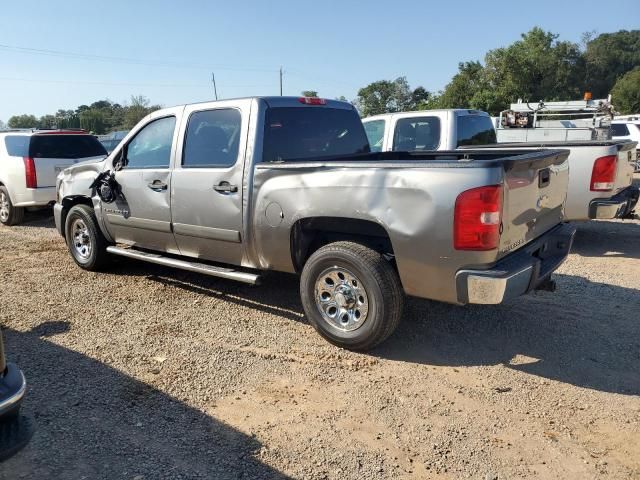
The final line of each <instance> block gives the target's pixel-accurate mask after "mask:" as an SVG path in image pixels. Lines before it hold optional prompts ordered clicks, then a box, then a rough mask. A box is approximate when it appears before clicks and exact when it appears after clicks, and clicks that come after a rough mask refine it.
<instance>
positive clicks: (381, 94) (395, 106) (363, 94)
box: [356, 77, 429, 117]
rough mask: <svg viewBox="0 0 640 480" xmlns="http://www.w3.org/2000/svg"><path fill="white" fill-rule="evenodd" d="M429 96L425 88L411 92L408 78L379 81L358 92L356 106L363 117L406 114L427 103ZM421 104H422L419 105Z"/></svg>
mask: <svg viewBox="0 0 640 480" xmlns="http://www.w3.org/2000/svg"><path fill="white" fill-rule="evenodd" d="M428 96H429V92H427V91H426V90H425V89H424V88H423V87H418V88H416V89H415V90H413V91H412V90H411V88H410V87H409V82H407V78H406V77H398V78H396V79H395V80H394V81H390V80H379V81H377V82H373V83H371V84H369V85H367V86H366V87H364V88H361V89H360V90H358V99H357V100H356V104H357V106H358V109H359V110H360V114H361V115H362V116H363V117H369V116H371V115H378V114H380V113H393V112H405V111H408V110H415V109H416V108H418V107H419V106H420V105H422V104H423V103H425V102H426V99H427V98H428ZM418 102H420V104H419V103H418Z"/></svg>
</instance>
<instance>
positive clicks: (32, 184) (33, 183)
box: [22, 157, 38, 188]
mask: <svg viewBox="0 0 640 480" xmlns="http://www.w3.org/2000/svg"><path fill="white" fill-rule="evenodd" d="M22 160H23V161H24V176H25V180H26V182H27V188H38V177H37V176H36V164H35V162H34V161H33V158H32V157H22Z"/></svg>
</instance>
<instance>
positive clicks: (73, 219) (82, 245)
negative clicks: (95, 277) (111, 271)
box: [64, 205, 108, 271]
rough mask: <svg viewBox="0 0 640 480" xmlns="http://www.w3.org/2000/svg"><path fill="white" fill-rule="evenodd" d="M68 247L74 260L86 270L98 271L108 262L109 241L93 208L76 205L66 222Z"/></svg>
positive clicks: (65, 229) (70, 211) (65, 230)
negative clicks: (99, 224) (103, 233)
mask: <svg viewBox="0 0 640 480" xmlns="http://www.w3.org/2000/svg"><path fill="white" fill-rule="evenodd" d="M64 232H65V239H66V241H67V247H68V248H69V253H71V257H72V258H73V260H74V261H75V262H76V263H77V264H78V266H80V267H81V268H83V269H85V270H90V271H97V270H100V269H102V268H103V267H104V266H105V264H106V263H107V259H108V254H107V246H108V242H107V240H106V239H105V238H104V235H102V232H101V231H100V227H99V226H98V221H97V220H96V215H95V213H94V211H93V208H91V207H89V206H88V205H76V206H75V207H72V208H71V210H69V213H68V214H67V219H66V221H65V224H64Z"/></svg>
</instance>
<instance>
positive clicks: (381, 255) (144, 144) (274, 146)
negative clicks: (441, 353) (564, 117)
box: [54, 97, 575, 350]
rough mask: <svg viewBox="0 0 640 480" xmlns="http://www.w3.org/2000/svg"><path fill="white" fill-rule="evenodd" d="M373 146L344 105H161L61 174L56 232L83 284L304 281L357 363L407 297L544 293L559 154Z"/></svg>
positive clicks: (315, 313) (309, 310)
mask: <svg viewBox="0 0 640 480" xmlns="http://www.w3.org/2000/svg"><path fill="white" fill-rule="evenodd" d="M369 150H370V149H369V143H368V141H367V137H366V134H365V131H364V128H363V125H362V123H361V121H360V117H359V115H358V113H357V111H356V110H355V109H354V107H353V106H352V105H350V104H349V103H346V102H339V101H333V100H324V99H319V98H308V97H301V98H295V97H254V98H245V99H237V100H225V101H215V102H209V103H200V104H193V105H184V106H179V107H173V108H166V109H163V110H159V111H156V112H154V113H152V114H150V115H149V116H147V117H146V118H144V119H143V120H142V121H141V122H140V123H139V124H138V125H137V126H136V127H134V128H133V129H132V130H131V132H129V134H128V135H127V136H126V137H125V138H124V139H123V141H122V142H121V143H120V145H119V146H118V147H117V148H116V149H115V150H114V151H113V152H112V153H111V154H110V155H109V156H108V157H107V158H106V159H105V160H104V161H103V162H100V163H90V164H83V165H76V166H72V167H70V168H68V169H66V170H64V171H63V172H62V173H61V174H60V176H59V177H58V181H57V189H58V193H57V195H58V201H57V203H56V205H55V206H54V217H55V223H56V226H57V229H58V231H59V233H60V234H61V235H62V236H63V237H64V238H65V239H66V242H67V245H68V249H69V252H70V254H71V256H72V257H73V260H74V261H75V262H76V263H77V264H78V265H79V266H80V267H81V268H83V269H85V270H98V269H100V268H102V267H104V266H105V265H106V264H107V263H108V262H109V256H110V255H120V256H124V257H128V258H132V259H138V260H143V261H147V262H151V263H155V264H160V265H164V266H169V267H177V268H182V269H186V270H190V271H193V272H200V273H203V274H207V275H212V276H216V277H222V278H227V279H233V280H238V281H241V282H246V283H250V284H258V283H259V282H260V280H261V278H262V276H263V274H264V273H265V272H267V271H270V270H272V271H279V272H289V273H297V274H300V296H301V299H302V305H303V309H304V312H305V314H306V317H307V318H308V320H309V322H310V323H311V324H312V325H313V326H314V327H315V329H316V330H317V331H318V332H319V333H320V334H321V335H322V336H323V337H325V338H326V339H327V340H329V341H330V342H332V343H334V344H336V345H338V346H341V347H344V348H349V349H356V350H366V349H369V348H371V347H373V346H375V345H376V344H378V343H380V342H382V341H383V340H384V339H386V338H387V337H388V336H389V335H390V334H391V333H392V332H393V330H394V329H395V328H396V326H397V324H398V322H399V321H400V318H401V315H402V305H403V301H404V294H408V295H412V296H416V297H422V298H428V299H434V300H439V301H443V302H450V303H456V304H468V303H476V304H497V303H501V302H503V301H506V300H509V299H512V298H514V297H516V296H518V295H521V294H524V293H527V292H529V291H532V290H534V289H548V290H551V289H552V287H553V285H554V284H553V281H552V280H551V279H550V276H551V273H552V272H553V271H554V270H555V269H556V268H557V267H558V266H559V265H560V264H561V263H562V261H563V260H564V259H565V258H566V256H567V255H568V252H569V250H570V247H571V243H572V240H573V235H574V232H575V230H574V228H573V227H572V226H570V225H566V224H563V223H562V217H563V209H564V204H565V198H566V191H567V183H568V164H567V155H568V152H565V151H551V150H549V151H539V152H529V153H527V154H525V155H520V154H516V153H515V152H514V151H512V150H508V149H505V150H503V151H492V152H474V151H468V152H437V153H395V152H392V153H371V152H370V151H369Z"/></svg>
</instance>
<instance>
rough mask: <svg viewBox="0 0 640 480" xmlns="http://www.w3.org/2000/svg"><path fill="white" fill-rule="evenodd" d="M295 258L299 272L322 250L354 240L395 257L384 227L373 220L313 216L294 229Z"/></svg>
mask: <svg viewBox="0 0 640 480" xmlns="http://www.w3.org/2000/svg"><path fill="white" fill-rule="evenodd" d="M290 240H291V256H292V260H293V265H294V266H295V269H296V271H298V272H299V271H301V270H302V267H303V266H304V264H305V263H306V261H307V259H308V258H309V257H310V256H311V255H312V254H313V252H315V251H316V250H318V249H319V248H321V247H323V246H324V245H327V244H329V243H333V242H339V241H345V240H348V241H352V242H356V243H360V244H362V245H365V246H367V247H369V248H371V249H372V250H375V251H377V252H380V253H382V254H387V255H391V256H393V245H392V244H391V239H390V238H389V234H388V233H387V231H386V230H385V229H384V227H383V226H382V225H380V224H379V223H376V222H372V221H370V220H361V219H357V218H341V217H311V218H304V219H301V220H298V221H297V222H296V223H295V224H294V225H293V228H292V229H291V239H290Z"/></svg>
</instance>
